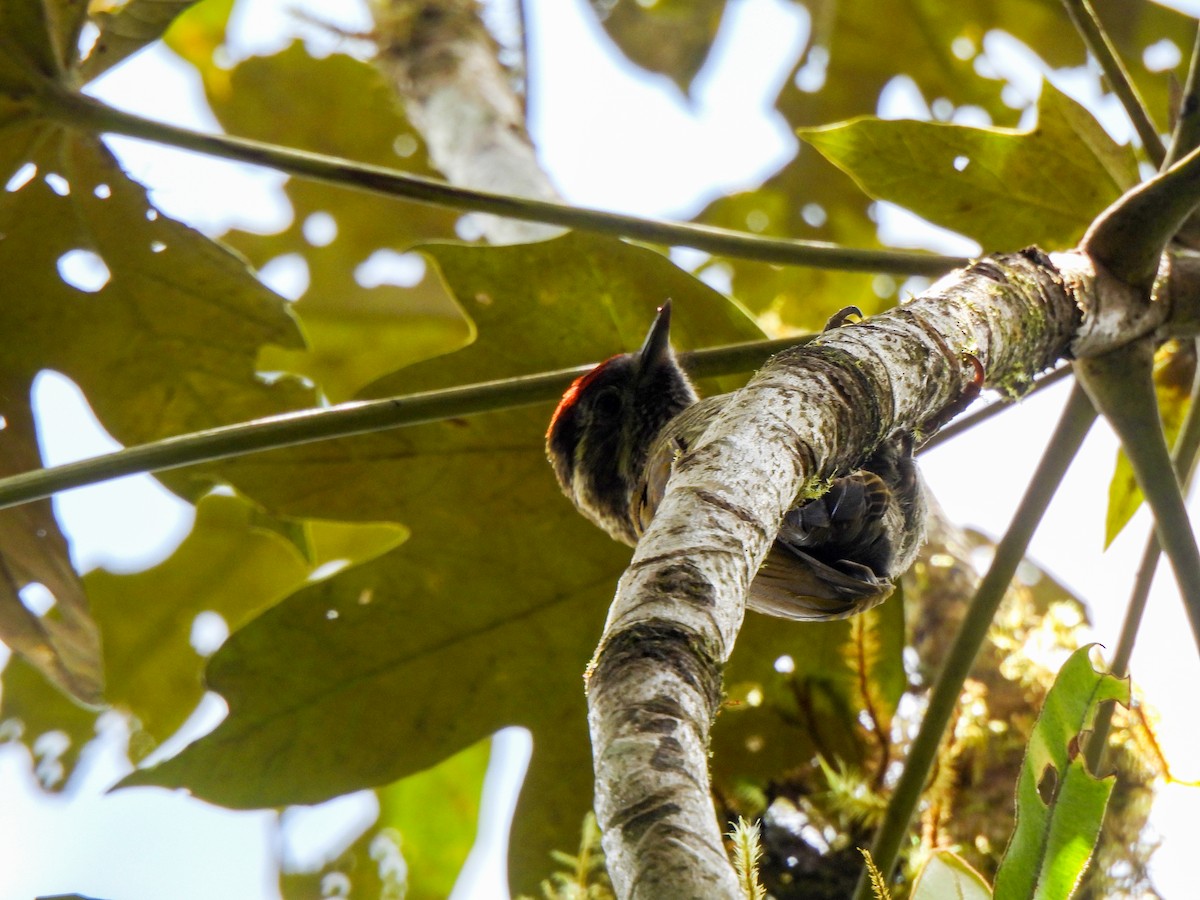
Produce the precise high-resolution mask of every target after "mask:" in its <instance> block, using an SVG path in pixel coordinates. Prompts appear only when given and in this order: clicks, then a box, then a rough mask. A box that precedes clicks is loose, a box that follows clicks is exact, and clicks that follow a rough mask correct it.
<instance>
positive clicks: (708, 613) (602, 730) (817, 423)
mask: <svg viewBox="0 0 1200 900" xmlns="http://www.w3.org/2000/svg"><path fill="white" fill-rule="evenodd" d="M1198 275H1200V256H1197V255H1195V254H1192V253H1190V252H1180V253H1177V254H1173V255H1172V257H1171V262H1170V265H1169V266H1167V265H1164V270H1163V272H1162V273H1161V274H1160V278H1159V281H1158V284H1157V289H1156V292H1155V295H1154V297H1153V300H1152V302H1150V303H1149V304H1147V303H1146V302H1145V301H1144V300H1143V299H1142V298H1141V297H1140V296H1139V295H1138V294H1137V293H1136V292H1134V291H1131V290H1130V289H1129V288H1128V287H1127V286H1124V285H1122V284H1121V283H1119V282H1117V281H1115V280H1114V279H1112V278H1111V277H1109V276H1107V275H1106V273H1104V272H1102V271H1101V272H1099V273H1098V272H1097V271H1096V268H1095V266H1094V265H1093V262H1092V260H1091V259H1090V258H1089V257H1088V256H1087V255H1085V254H1084V253H1082V252H1079V251H1073V252H1069V253H1058V254H1053V255H1047V254H1044V253H1042V252H1041V251H1039V250H1037V249H1034V248H1031V249H1030V250H1026V251H1022V252H1021V253H1018V254H1011V255H1000V256H993V257H989V258H986V259H983V260H981V261H979V262H977V263H975V264H974V265H972V266H970V267H969V268H967V269H964V270H960V271H957V272H954V273H951V274H950V275H948V276H947V277H945V278H943V279H942V280H941V281H939V282H938V283H937V284H935V285H934V286H933V287H931V288H930V289H929V290H928V291H927V292H926V293H925V294H924V295H922V296H921V297H920V298H918V299H916V300H914V301H912V302H910V303H908V304H906V305H904V306H901V307H898V308H896V309H894V310H891V311H889V312H886V313H884V314H881V315H878V316H875V317H872V318H871V319H868V320H865V321H863V322H862V323H860V324H857V325H854V326H849V327H842V328H837V329H834V330H832V331H830V332H827V333H826V334H824V335H822V336H821V337H820V338H819V339H818V340H816V341H814V342H813V343H811V344H808V345H806V346H805V347H802V348H797V349H795V350H792V351H785V352H784V353H781V354H779V356H777V357H775V358H774V359H773V360H772V361H770V362H769V363H768V364H767V365H766V366H764V367H763V369H762V370H760V371H759V373H758V374H757V375H755V376H754V378H753V379H751V381H750V383H749V384H748V385H747V386H746V387H745V388H743V389H742V390H741V391H739V392H738V393H737V394H736V395H735V397H733V398H732V399H731V401H730V402H729V403H728V404H727V405H726V406H725V408H724V409H723V411H722V412H721V414H720V416H719V417H718V418H717V419H716V420H715V421H714V422H713V424H712V426H711V427H710V428H709V430H708V431H707V432H706V434H705V435H704V436H703V438H702V439H701V440H700V441H699V442H697V443H696V444H695V445H694V446H693V448H692V449H691V451H690V452H689V453H688V454H687V455H685V456H684V457H682V458H681V459H680V460H679V461H678V463H677V464H676V466H675V470H674V474H673V475H672V478H671V481H670V484H669V486H668V490H667V493H666V496H665V497H664V499H663V501H662V503H661V505H660V506H659V508H658V511H657V514H656V516H655V518H654V521H653V522H652V523H651V526H650V528H649V530H648V531H647V532H646V533H645V535H644V536H643V537H642V539H641V541H640V542H639V544H638V546H637V548H636V550H635V552H634V556H633V560H632V562H631V563H630V566H629V569H628V570H627V571H626V573H625V575H624V577H623V578H622V579H621V582H620V584H619V586H618V590H617V595H616V598H615V600H614V603H613V607H612V609H611V611H610V614H609V619H608V622H607V624H606V627H605V633H604V636H603V638H602V640H601V642H600V646H599V649H598V650H597V654H596V657H595V660H594V662H593V666H592V668H591V671H590V677H589V680H588V702H589V710H590V715H589V721H590V726H591V734H592V745H593V754H594V757H595V766H596V784H597V791H596V813H597V817H598V820H599V823H600V826H601V828H602V830H603V833H604V849H605V852H606V854H607V858H608V867H609V873H610V875H611V877H612V879H613V884H614V887H615V888H616V892H617V896H618V897H622V898H626V897H636V898H647V900H650V898H654V900H662V898H701V897H703V898H718V897H728V898H738V897H741V893H740V888H739V887H738V885H737V881H736V879H735V877H734V873H733V870H732V868H731V866H730V864H729V862H728V858H727V856H726V854H725V851H724V846H723V842H722V835H721V833H720V827H719V824H718V822H717V821H716V817H715V815H714V810H713V805H712V801H711V797H710V786H709V780H708V761H707V748H708V739H709V727H710V725H711V723H712V720H713V717H714V716H715V715H716V713H717V710H718V706H719V703H720V698H721V694H720V683H721V671H722V667H723V665H724V663H725V661H726V660H727V659H728V657H729V654H730V652H731V651H732V649H733V645H734V642H735V640H736V638H737V633H738V630H739V628H740V627H741V622H742V617H743V613H744V610H745V598H746V592H747V588H748V586H749V584H750V581H751V579H752V578H753V576H754V573H755V572H756V571H757V569H758V566H759V564H760V563H761V561H762V559H763V557H764V556H765V554H766V552H767V550H768V548H769V547H770V546H771V543H772V541H773V540H774V537H775V532H776V530H777V527H778V523H779V522H780V520H781V519H782V517H783V514H784V513H785V512H786V511H787V509H788V508H789V507H790V506H791V505H792V503H793V501H794V499H795V498H796V497H798V496H805V495H810V494H813V493H815V492H819V489H820V486H821V485H822V484H824V483H827V482H828V480H829V479H831V478H833V477H835V476H837V475H840V474H845V473H846V472H848V471H850V470H851V469H853V468H854V466H855V465H856V464H857V463H858V462H859V461H861V459H862V458H863V457H864V456H865V455H866V453H867V452H868V451H869V450H870V448H872V447H874V446H875V445H876V444H877V443H878V442H879V441H880V440H882V439H883V438H885V437H887V436H888V435H889V434H892V433H893V432H895V431H897V430H906V431H910V432H914V433H917V434H920V433H921V432H922V430H923V429H924V428H925V427H926V423H928V422H930V421H931V420H932V419H934V418H935V417H936V416H937V414H938V412H939V411H940V410H942V409H944V408H945V407H946V405H947V404H949V403H951V402H952V401H954V400H955V399H956V398H957V397H959V396H960V395H961V393H962V391H963V390H964V389H966V387H967V385H968V384H969V383H970V381H971V379H972V376H973V374H974V371H973V369H974V367H973V365H971V364H968V360H967V359H966V356H967V355H968V354H969V355H970V356H972V357H974V358H975V359H976V360H978V361H979V363H981V364H982V365H983V367H984V370H985V373H986V385H987V386H988V387H992V388H996V389H998V390H1000V391H1002V392H1004V393H1006V394H1009V395H1013V396H1019V395H1020V394H1021V393H1022V392H1023V391H1024V390H1025V389H1026V388H1027V387H1028V385H1030V383H1031V382H1032V380H1033V378H1034V376H1035V375H1037V374H1038V373H1039V372H1040V371H1042V370H1044V369H1045V368H1047V367H1049V366H1050V365H1052V364H1054V363H1055V362H1056V361H1057V360H1059V359H1062V358H1073V357H1080V356H1096V355H1101V354H1103V353H1106V352H1108V351H1110V350H1112V349H1114V348H1116V347H1118V346H1120V345H1123V344H1124V343H1127V342H1129V341H1131V340H1133V339H1135V338H1137V337H1140V336H1143V335H1147V334H1152V333H1156V334H1159V335H1161V336H1166V335H1167V334H1180V333H1194V332H1195V330H1196V310H1197V306H1198V303H1200V284H1198V283H1197V276H1198Z"/></svg>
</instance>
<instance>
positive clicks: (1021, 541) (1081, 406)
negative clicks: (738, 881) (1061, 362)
mask: <svg viewBox="0 0 1200 900" xmlns="http://www.w3.org/2000/svg"><path fill="white" fill-rule="evenodd" d="M1095 419H1096V412H1095V410H1094V409H1093V408H1092V405H1091V403H1090V402H1089V401H1088V398H1087V395H1086V394H1085V393H1084V392H1083V389H1082V388H1081V387H1080V386H1079V385H1078V384H1076V385H1075V386H1074V387H1073V388H1072V389H1071V394H1070V396H1069V397H1068V398H1067V403H1066V406H1065V407H1064V409H1063V412H1062V417H1061V418H1060V419H1059V422H1058V425H1057V427H1056V428H1055V430H1054V434H1053V436H1052V437H1051V438H1050V442H1049V444H1048V445H1047V447H1046V452H1045V453H1044V454H1043V456H1042V460H1041V462H1040V463H1039V464H1038V467H1037V470H1036V471H1035V472H1034V474H1033V478H1032V479H1031V480H1030V482H1029V487H1028V488H1027V489H1026V491H1025V496H1024V497H1022V498H1021V504H1020V506H1018V507H1017V511H1016V514H1015V515H1014V516H1013V520H1012V523H1011V524H1010V525H1009V527H1008V531H1007V532H1006V533H1005V535H1004V537H1003V538H1002V539H1001V540H1000V543H999V544H998V545H997V546H996V555H995V556H994V557H993V559H992V564H991V566H990V567H989V568H988V571H987V574H986V575H984V577H983V580H982V581H981V582H980V584H979V588H978V590H977V591H976V592H975V596H974V597H973V598H972V599H971V604H970V606H969V607H968V608H967V614H966V617H965V618H964V619H963V621H962V624H961V625H960V626H959V629H958V633H957V634H956V635H955V637H954V641H953V643H952V644H951V645H950V648H949V651H948V653H947V655H946V660H945V662H944V663H943V664H942V670H941V672H940V673H939V674H938V678H937V682H936V683H935V684H934V686H933V691H932V693H931V694H930V696H929V706H928V708H927V709H926V710H925V717H924V718H923V719H922V720H921V727H920V729H919V731H918V732H917V736H916V738H915V739H914V740H913V743H912V747H911V748H910V749H909V753H908V759H907V760H906V761H905V765H904V771H903V772H902V773H901V775H900V780H899V781H898V782H897V784H896V789H895V791H894V792H893V793H892V797H891V800H890V801H889V802H888V808H887V812H886V813H885V814H884V820H883V824H882V825H881V826H880V828H879V831H878V833H877V834H876V835H875V842H874V845H873V846H872V847H871V856H872V857H873V858H874V859H875V864H876V865H877V866H878V867H879V870H880V871H881V872H883V873H884V875H885V877H890V875H891V872H892V870H893V869H894V868H895V865H896V858H897V856H898V854H899V850H900V845H901V843H902V841H903V840H904V836H905V834H907V832H908V826H909V822H911V821H912V817H913V813H914V811H915V810H916V808H917V803H918V801H919V800H920V798H921V791H922V789H923V788H924V787H925V782H926V781H927V780H928V778H929V773H930V771H932V769H933V766H934V764H935V762H936V760H937V751H938V747H939V745H940V744H941V741H942V736H943V735H944V733H945V731H946V728H947V726H948V725H949V723H950V720H951V719H952V718H953V715H954V708H955V706H956V705H957V704H958V698H959V695H960V694H961V692H962V686H963V682H964V681H965V680H966V678H967V675H968V673H969V672H970V671H971V667H972V666H973V665H974V664H975V658H976V656H978V654H979V648H980V647H981V646H982V645H983V641H984V639H985V638H986V637H987V631H988V628H989V626H990V625H991V623H992V619H993V618H995V615H996V609H997V608H998V607H999V605H1000V601H1001V600H1002V599H1003V598H1004V594H1005V592H1006V591H1007V590H1008V586H1009V584H1010V583H1011V582H1012V577H1013V574H1014V573H1015V572H1016V569H1017V566H1018V565H1019V564H1020V562H1021V560H1022V559H1024V557H1025V549H1026V547H1028V545H1029V539H1030V538H1031V537H1032V536H1033V532H1034V530H1035V529H1036V528H1037V526H1038V523H1039V522H1041V520H1042V517H1043V515H1044V514H1045V512H1046V507H1047V506H1048V505H1049V503H1050V498H1051V497H1052V496H1053V495H1054V492H1055V491H1056V490H1057V489H1058V485H1059V483H1060V482H1061V481H1062V479H1063V476H1064V475H1065V474H1066V471H1067V468H1068V466H1070V464H1071V461H1072V460H1073V459H1074V458H1075V454H1076V453H1077V452H1078V451H1079V447H1080V445H1081V444H1082V443H1083V438H1084V436H1085V435H1086V434H1087V432H1088V429H1090V428H1091V426H1092V423H1093V422H1094V421H1095ZM854 897H855V900H871V887H870V883H869V882H868V880H867V878H866V877H865V875H864V877H861V878H860V879H859V882H858V889H857V890H856V892H855V894H854Z"/></svg>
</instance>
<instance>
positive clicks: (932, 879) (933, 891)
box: [911, 850, 992, 900]
mask: <svg viewBox="0 0 1200 900" xmlns="http://www.w3.org/2000/svg"><path fill="white" fill-rule="evenodd" d="M911 896H912V900H949V898H954V900H991V896H992V889H991V888H990V887H988V883H987V882H986V881H984V880H983V876H982V875H980V874H979V873H978V872H976V871H975V870H974V869H973V868H971V866H970V864H969V863H968V862H967V861H966V860H965V859H963V858H962V857H961V856H959V855H958V854H956V853H953V852H951V851H949V850H935V851H933V853H932V854H931V855H930V857H929V859H927V860H926V861H925V863H924V864H923V865H922V866H921V871H920V872H918V873H917V878H916V882H915V883H914V884H913V890H912V895H911Z"/></svg>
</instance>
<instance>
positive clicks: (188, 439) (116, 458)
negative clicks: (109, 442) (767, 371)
mask: <svg viewBox="0 0 1200 900" xmlns="http://www.w3.org/2000/svg"><path fill="white" fill-rule="evenodd" d="M809 339H810V338H808V337H797V338H786V339H781V340H772V341H754V342H752V343H747V344H735V345H733V346H729V347H714V348H710V349H707V350H697V351H692V352H690V353H681V354H679V359H680V362H681V363H682V364H683V365H684V366H685V367H686V368H687V369H688V370H689V371H690V372H691V373H692V374H693V375H696V376H699V377H708V376H713V375H727V374H731V373H734V372H747V371H752V370H754V369H756V368H758V367H759V366H761V365H762V364H763V363H764V362H765V361H766V360H767V358H768V357H770V356H771V355H772V354H774V353H778V352H779V351H780V350H783V349H785V348H787V347H794V346H795V345H797V344H801V343H805V342H806V341H808V340H809ZM590 369H591V366H590V365H588V366H579V367H577V368H574V369H561V370H559V371H556V372H545V373H541V374H538V375H525V376H520V377H517V378H507V379H504V380H502V381H489V382H483V383H481V384H469V385H464V386H462V387H454V388H447V389H444V390H437V391H426V392H424V393H419V394H408V395H406V396H401V397H388V398H385V399H382V400H366V401H354V402H350V403H341V404H339V405H337V406H331V407H327V408H324V409H308V410H301V411H299V412H294V413H285V414H283V415H279V416H271V417H268V418H264V419H256V420H254V421H252V422H241V423H238V424H236V425H226V426H223V427H220V428H211V429H208V430H206V431H197V432H193V433H192V434H184V435H179V436H177V437H170V438H166V439H164V440H161V441H154V442H152V443H147V444H141V445H139V446H136V447H129V448H127V449H125V450H117V451H115V452H113V453H106V454H103V455H101V456H94V457H91V458H90V459H83V460H79V461H78V462H73V463H67V464H65V465H61V466H55V467H53V468H51V469H38V470H36V471H32V472H22V473H21V474H19V475H13V476H11V477H9V478H3V479H0V509H4V508H6V507H9V506H16V505H18V504H21V503H28V502H30V501H32V500H40V499H42V498H44V497H49V496H50V495H51V494H54V493H56V492H58V491H65V490H70V489H71V488H77V487H82V486H83V485H86V484H94V483H96V482H99V481H107V480H108V479H111V478H120V477H122V476H124V475H133V474H136V473H139V472H164V471H167V470H170V469H179V468H182V467H184V466H190V465H195V464H197V463H204V462H213V461H215V460H219V459H229V458H230V457H234V456H244V455H245V454H247V453H257V452H260V451H263V450H277V449H279V448H281V447H292V446H296V445H298V444H307V443H312V442H314V441H324V440H330V439H332V438H338V437H348V436H350V435H355V434H365V433H367V432H372V431H380V430H383V429H385V428H397V427H400V426H403V425H420V424H423V423H427V422H437V421H440V420H443V419H452V418H455V417H457V416H466V415H471V414H473V413H482V412H492V411H496V410H500V409H513V408H516V407H520V406H529V405H532V404H535V403H544V402H547V401H550V400H555V399H557V398H558V397H559V396H560V395H561V394H562V392H563V390H564V389H565V388H566V387H567V385H568V384H570V383H571V381H572V380H574V379H575V378H577V377H579V376H580V375H582V374H583V373H584V372H587V371H589V370H590Z"/></svg>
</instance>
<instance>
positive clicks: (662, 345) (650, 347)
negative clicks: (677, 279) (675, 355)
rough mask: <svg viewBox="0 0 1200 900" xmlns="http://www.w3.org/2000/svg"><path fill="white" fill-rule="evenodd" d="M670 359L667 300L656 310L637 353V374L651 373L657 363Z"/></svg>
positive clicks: (669, 325) (669, 321) (669, 306)
mask: <svg viewBox="0 0 1200 900" xmlns="http://www.w3.org/2000/svg"><path fill="white" fill-rule="evenodd" d="M670 358H671V301H670V300H667V301H666V302H665V303H663V305H662V306H660V307H659V308H658V315H657V316H655V318H654V324H652V325H651V326H650V331H649V333H647V335H646V340H645V341H644V342H643V343H642V349H641V350H639V351H638V372H639V373H645V372H649V371H652V370H653V369H654V368H656V367H657V365H658V364H659V363H663V362H666V361H668V360H669V359H670Z"/></svg>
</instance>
